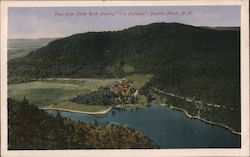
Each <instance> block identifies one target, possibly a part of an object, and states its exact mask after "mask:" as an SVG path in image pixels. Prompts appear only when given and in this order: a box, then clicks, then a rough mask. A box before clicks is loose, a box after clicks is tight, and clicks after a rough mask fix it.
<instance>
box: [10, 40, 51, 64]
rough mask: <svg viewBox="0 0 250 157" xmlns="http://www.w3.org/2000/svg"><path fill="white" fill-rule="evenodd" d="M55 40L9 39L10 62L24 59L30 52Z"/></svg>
mask: <svg viewBox="0 0 250 157" xmlns="http://www.w3.org/2000/svg"><path fill="white" fill-rule="evenodd" d="M53 40H55V38H39V39H8V60H10V59H14V58H19V57H24V56H26V55H27V54H29V53H30V52H32V51H34V50H36V49H38V48H41V47H43V46H46V45H47V44H48V43H49V42H51V41H53Z"/></svg>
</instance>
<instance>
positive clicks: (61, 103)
mask: <svg viewBox="0 0 250 157" xmlns="http://www.w3.org/2000/svg"><path fill="white" fill-rule="evenodd" d="M151 77H152V75H150V74H146V75H143V74H131V75H128V76H126V78H128V79H129V80H131V81H132V82H133V84H134V86H135V88H137V89H139V88H141V87H142V86H144V85H145V83H147V82H148V81H149V80H150V78H151ZM115 80H117V79H47V80H37V81H32V82H27V83H20V84H10V85H9V86H8V97H10V98H13V99H17V100H22V99H23V98H24V97H26V98H27V99H28V100H29V101H30V102H31V103H33V104H36V105H37V106H38V107H41V108H43V107H50V108H53V107H54V108H63V109H69V110H77V111H85V112H97V111H102V110H106V109H107V108H108V107H107V106H101V105H98V104H96V105H84V104H77V103H73V102H71V101H70V99H71V98H73V97H75V96H77V95H80V94H86V93H89V92H93V91H96V90H98V89H99V88H100V87H101V86H106V85H108V84H110V83H111V82H114V81H115ZM139 97H140V100H141V103H142V104H146V103H145V102H146V101H147V100H146V98H145V96H142V95H140V96H139Z"/></svg>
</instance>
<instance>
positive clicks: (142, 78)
mask: <svg viewBox="0 0 250 157" xmlns="http://www.w3.org/2000/svg"><path fill="white" fill-rule="evenodd" d="M152 76H153V75H151V74H132V75H128V76H126V78H127V79H129V80H130V81H132V82H133V85H134V86H135V88H137V89H139V88H141V87H142V86H144V85H145V84H146V83H147V82H149V81H150V78H151V77H152Z"/></svg>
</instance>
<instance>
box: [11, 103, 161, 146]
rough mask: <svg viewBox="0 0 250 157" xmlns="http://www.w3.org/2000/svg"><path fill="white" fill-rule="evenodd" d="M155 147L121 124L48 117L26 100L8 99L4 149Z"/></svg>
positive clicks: (58, 115) (139, 134)
mask: <svg viewBox="0 0 250 157" xmlns="http://www.w3.org/2000/svg"><path fill="white" fill-rule="evenodd" d="M85 148H86V149H97V148H98V149H99V148H123V149H125V148H158V146H156V145H155V144H153V142H152V141H151V140H150V139H149V138H147V137H146V136H144V135H143V134H142V133H140V132H137V131H135V130H134V129H131V128H128V127H126V126H123V125H117V124H111V123H110V124H103V125H101V124H97V123H96V124H91V123H85V122H76V121H72V120H70V119H68V118H63V117H61V116H60V113H59V112H58V113H57V115H56V116H52V115H50V114H48V113H47V112H45V111H43V110H39V109H38V108H37V107H36V106H34V105H32V104H30V103H29V102H28V101H27V100H26V99H24V100H22V101H16V100H12V99H8V149H10V150H30V149H32V150H43V149H49V150H50V149H85Z"/></svg>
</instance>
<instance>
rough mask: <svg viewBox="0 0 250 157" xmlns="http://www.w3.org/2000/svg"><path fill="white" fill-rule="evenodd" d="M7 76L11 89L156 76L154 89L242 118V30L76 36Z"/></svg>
mask: <svg viewBox="0 0 250 157" xmlns="http://www.w3.org/2000/svg"><path fill="white" fill-rule="evenodd" d="M8 70H9V71H8V77H9V83H17V82H24V81H30V80H33V79H37V78H48V77H70V78H82V77H122V76H125V75H126V74H129V73H142V74H148V73H149V74H153V75H154V76H153V78H152V79H151V82H150V83H149V84H148V85H149V86H152V87H156V88H158V89H161V90H164V91H167V92H171V93H175V94H177V95H181V96H185V97H190V98H193V99H195V100H202V101H205V102H208V103H216V104H220V105H224V106H227V107H228V108H232V109H233V112H235V114H236V115H238V116H239V117H240V32H239V31H238V30H237V29H235V30H214V29H207V28H201V27H194V26H189V25H184V24H178V23H153V24H149V25H146V26H135V27H132V28H128V29H125V30H122V31H114V32H88V33H83V34H76V35H73V36H70V37H66V38H63V39H58V40H55V41H53V42H51V43H49V44H48V45H47V46H45V47H43V48H40V49H38V50H36V51H34V52H31V53H30V54H29V55H27V56H26V57H24V58H19V59H13V60H10V61H9V63H8ZM218 115H219V114H218ZM238 123H240V121H239V122H238Z"/></svg>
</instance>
